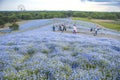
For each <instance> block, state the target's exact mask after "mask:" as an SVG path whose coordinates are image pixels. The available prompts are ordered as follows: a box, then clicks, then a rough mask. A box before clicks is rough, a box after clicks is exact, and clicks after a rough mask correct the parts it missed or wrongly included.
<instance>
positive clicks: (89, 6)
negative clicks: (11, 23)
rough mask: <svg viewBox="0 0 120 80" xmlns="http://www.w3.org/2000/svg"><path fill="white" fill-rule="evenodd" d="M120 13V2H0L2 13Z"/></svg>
mask: <svg viewBox="0 0 120 80" xmlns="http://www.w3.org/2000/svg"><path fill="white" fill-rule="evenodd" d="M23 9H25V10H26V11H40V10H49V11H63V10H64V11H68V10H72V11H100V12H120V0H0V11H20V10H23Z"/></svg>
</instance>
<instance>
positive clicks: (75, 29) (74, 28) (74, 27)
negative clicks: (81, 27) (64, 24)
mask: <svg viewBox="0 0 120 80" xmlns="http://www.w3.org/2000/svg"><path fill="white" fill-rule="evenodd" d="M76 33H77V27H76V25H74V26H73V34H76Z"/></svg>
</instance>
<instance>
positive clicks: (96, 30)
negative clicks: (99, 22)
mask: <svg viewBox="0 0 120 80" xmlns="http://www.w3.org/2000/svg"><path fill="white" fill-rule="evenodd" d="M97 33H98V29H97V28H96V29H95V33H94V36H96V35H97Z"/></svg>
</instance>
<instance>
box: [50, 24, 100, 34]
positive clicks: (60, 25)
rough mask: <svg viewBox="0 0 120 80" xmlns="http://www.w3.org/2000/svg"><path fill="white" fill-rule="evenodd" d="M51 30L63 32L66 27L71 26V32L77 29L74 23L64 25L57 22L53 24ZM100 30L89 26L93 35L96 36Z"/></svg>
mask: <svg viewBox="0 0 120 80" xmlns="http://www.w3.org/2000/svg"><path fill="white" fill-rule="evenodd" d="M52 28H53V31H61V32H64V31H67V29H68V28H72V29H73V34H76V33H77V32H78V31H77V26H76V25H75V24H74V25H72V26H71V25H66V24H58V25H53V27H52ZM99 30H100V28H93V27H92V28H90V32H93V33H94V34H93V35H94V36H96V35H97V34H98V31H99Z"/></svg>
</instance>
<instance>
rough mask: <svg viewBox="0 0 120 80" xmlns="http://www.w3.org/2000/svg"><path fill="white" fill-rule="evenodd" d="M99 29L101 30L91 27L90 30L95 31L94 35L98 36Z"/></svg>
mask: <svg viewBox="0 0 120 80" xmlns="http://www.w3.org/2000/svg"><path fill="white" fill-rule="evenodd" d="M99 30H100V28H90V32H94V36H96V35H97V34H98V31H99Z"/></svg>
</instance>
